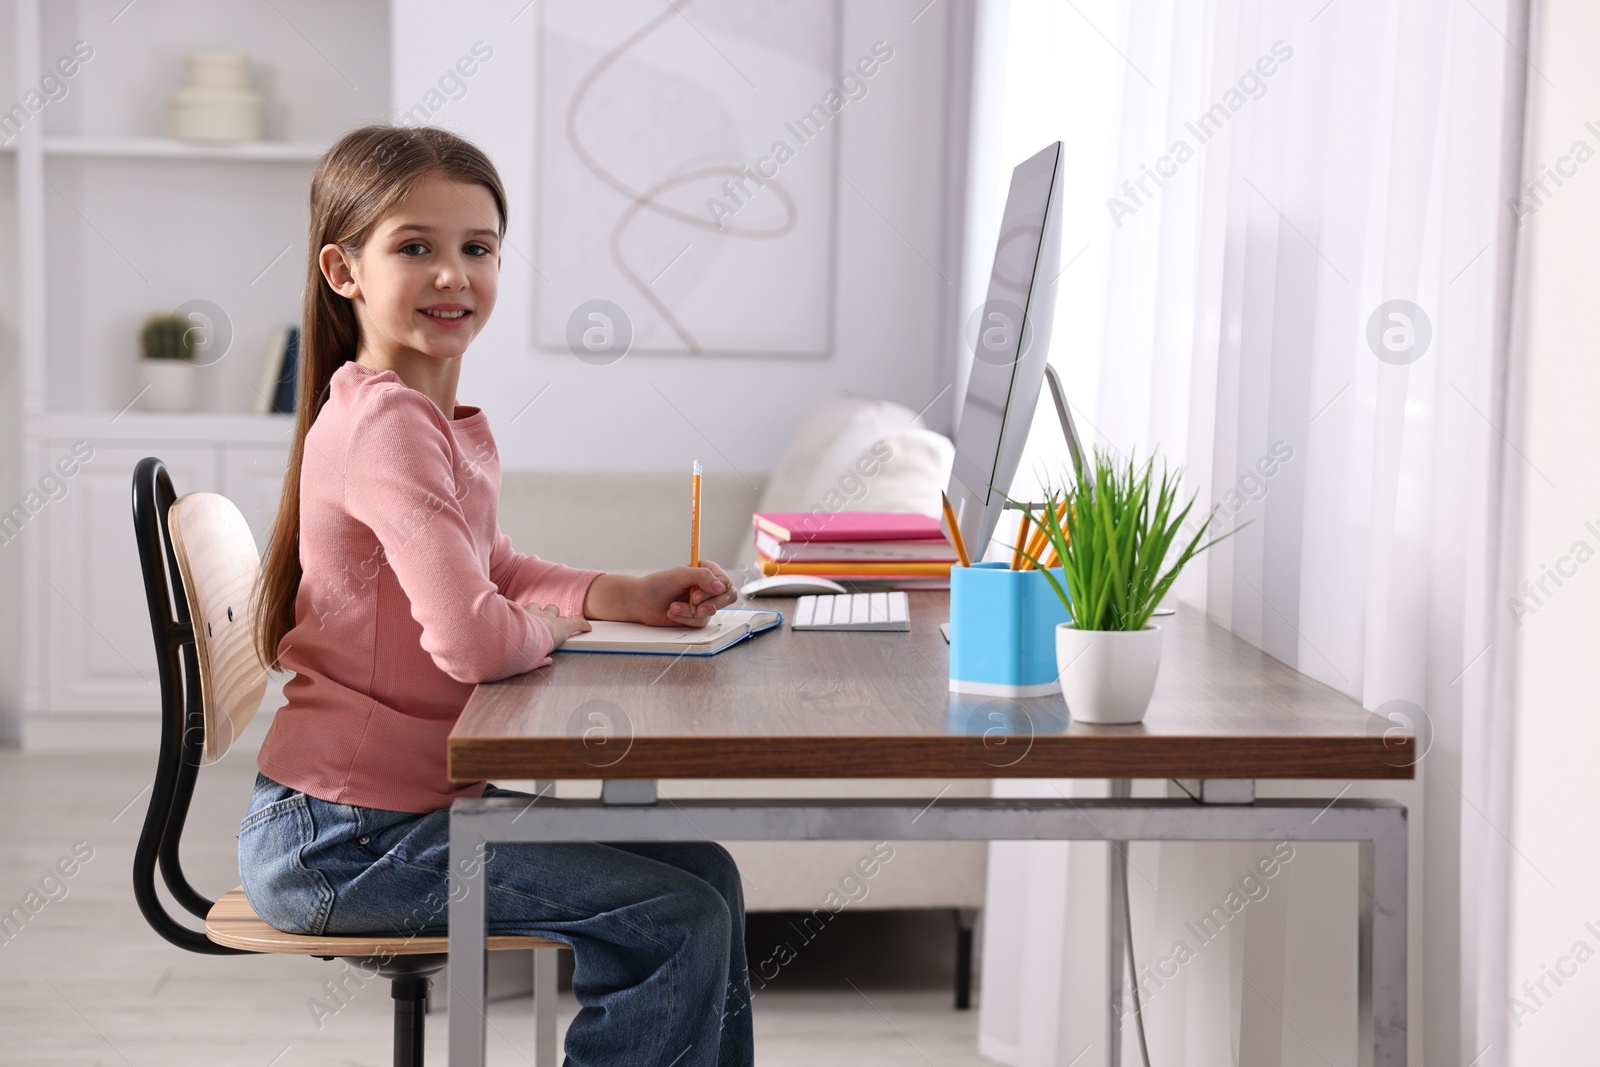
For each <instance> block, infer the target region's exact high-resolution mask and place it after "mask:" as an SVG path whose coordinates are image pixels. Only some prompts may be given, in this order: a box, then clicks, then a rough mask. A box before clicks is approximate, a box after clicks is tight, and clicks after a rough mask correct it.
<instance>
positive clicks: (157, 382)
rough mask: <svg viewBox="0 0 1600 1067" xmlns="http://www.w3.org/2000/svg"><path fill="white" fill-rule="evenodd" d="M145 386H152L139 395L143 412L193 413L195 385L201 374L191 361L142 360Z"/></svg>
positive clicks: (141, 373)
mask: <svg viewBox="0 0 1600 1067" xmlns="http://www.w3.org/2000/svg"><path fill="white" fill-rule="evenodd" d="M139 367H140V376H141V377H142V378H143V382H142V383H141V386H149V388H147V389H145V390H144V392H142V393H140V394H139V408H140V409H141V410H143V411H189V410H191V409H193V407H194V392H195V383H196V381H197V380H198V379H199V377H200V375H199V374H198V373H197V368H196V367H195V365H194V364H193V363H191V362H190V361H189V360H187V359H144V358H142V357H141V358H140V360H139Z"/></svg>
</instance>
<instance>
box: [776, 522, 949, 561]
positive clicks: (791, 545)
mask: <svg viewBox="0 0 1600 1067" xmlns="http://www.w3.org/2000/svg"><path fill="white" fill-rule="evenodd" d="M755 536H756V551H757V552H758V553H759V554H760V555H761V558H762V559H771V560H777V561H779V562H781V563H818V562H823V561H826V560H855V561H858V562H868V561H872V560H885V561H893V560H898V561H902V562H918V563H954V562H955V561H956V559H957V556H956V549H955V546H954V545H952V544H951V543H950V542H949V541H947V540H945V539H943V538H940V539H939V540H938V541H800V542H790V541H780V540H778V539H777V538H776V537H773V536H772V535H771V534H769V533H768V532H767V531H765V530H757V531H756V535H755Z"/></svg>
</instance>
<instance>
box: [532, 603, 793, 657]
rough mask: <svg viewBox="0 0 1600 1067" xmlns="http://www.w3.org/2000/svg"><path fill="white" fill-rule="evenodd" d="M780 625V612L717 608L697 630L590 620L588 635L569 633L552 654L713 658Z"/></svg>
mask: <svg viewBox="0 0 1600 1067" xmlns="http://www.w3.org/2000/svg"><path fill="white" fill-rule="evenodd" d="M782 622H783V613H782V612H779V611H766V610H757V609H754V608H721V609H719V610H718V611H717V612H716V614H714V615H712V616H711V618H710V620H709V621H708V622H707V623H706V624H705V625H704V626H698V627H694V626H649V625H646V624H645V623H642V622H615V621H612V620H608V619H592V620H590V623H589V625H590V627H591V629H590V630H589V632H588V633H583V634H573V635H572V636H571V637H569V638H567V639H566V640H565V641H564V642H562V643H561V645H560V646H558V647H557V648H556V651H557V652H635V653H644V654H647V655H660V656H714V655H716V654H717V653H718V652H721V651H722V650H723V649H725V648H727V647H728V646H729V645H736V644H738V643H739V642H740V641H743V640H744V639H745V638H747V637H752V636H754V635H756V634H758V633H761V632H762V631H763V630H770V629H772V628H773V627H774V626H777V625H779V624H780V623H782Z"/></svg>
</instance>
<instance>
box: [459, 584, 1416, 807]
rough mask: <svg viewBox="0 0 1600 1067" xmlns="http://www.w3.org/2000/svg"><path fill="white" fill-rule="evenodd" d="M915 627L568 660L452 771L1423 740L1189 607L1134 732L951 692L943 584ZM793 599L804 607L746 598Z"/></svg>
mask: <svg viewBox="0 0 1600 1067" xmlns="http://www.w3.org/2000/svg"><path fill="white" fill-rule="evenodd" d="M910 600H911V630H910V632H909V633H828V632H825V631H808V632H803V633H795V632H794V631H792V630H790V629H789V628H788V625H787V623H785V625H784V626H783V627H782V628H781V629H775V630H769V631H768V632H766V633H764V634H758V635H757V636H755V637H753V638H750V639H749V640H748V641H747V642H745V643H743V644H741V645H739V646H736V647H734V648H731V649H728V650H726V651H724V652H722V653H720V654H718V655H716V656H709V657H695V656H682V657H667V656H617V655H604V654H595V653H575V652H574V653H560V652H558V653H556V656H555V662H554V663H553V664H551V665H550V666H549V667H546V668H543V669H542V670H537V671H530V672H528V673H527V674H522V675H518V676H517V677H515V678H508V679H506V680H505V681H502V682H492V683H488V684H485V685H480V686H478V687H477V690H476V691H475V692H474V693H473V695H472V699H471V700H469V701H468V703H467V707H466V710H465V711H464V712H462V715H461V718H460V720H459V722H458V723H457V724H456V727H455V729H454V730H453V731H451V734H450V741H449V767H450V776H451V777H452V778H456V779H474V778H492V777H495V776H499V777H506V778H648V779H660V778H739V777H746V778H938V777H944V778H1019V777H1024V778H1211V779H1214V778H1225V779H1233V778H1328V779H1341V780H1345V781H1348V780H1350V779H1365V778H1411V777H1412V776H1413V773H1414V770H1413V764H1414V763H1415V755H1414V739H1413V738H1412V737H1410V736H1392V735H1391V733H1386V731H1392V727H1393V724H1392V723H1389V722H1387V721H1385V720H1382V719H1379V718H1378V717H1376V716H1374V715H1372V714H1370V713H1369V712H1367V711H1365V710H1363V709H1362V707H1361V705H1359V704H1357V703H1356V702H1355V701H1353V700H1351V699H1350V698H1349V697H1346V696H1344V695H1343V694H1341V693H1338V692H1335V691H1334V690H1332V689H1330V688H1328V687H1327V686H1325V685H1323V684H1322V683H1321V682H1317V681H1314V680H1312V679H1310V678H1308V677H1306V676H1305V675H1303V674H1301V673H1300V672H1298V671H1296V670H1294V669H1292V668H1290V667H1287V666H1285V665H1284V664H1282V663H1280V662H1279V661H1277V660H1275V659H1273V658H1272V657H1271V656H1269V655H1267V654H1266V653H1265V652H1262V651H1260V650H1259V649H1257V648H1255V647H1254V646H1253V645H1251V644H1249V643H1248V642H1246V641H1243V640H1241V639H1240V638H1238V637H1235V636H1234V635H1233V634H1231V633H1229V632H1228V631H1226V630H1224V629H1222V628H1221V627H1219V626H1216V625H1214V624H1212V623H1209V622H1207V621H1206V619H1205V617H1204V616H1203V615H1202V614H1201V613H1200V612H1198V611H1195V610H1193V609H1191V608H1184V609H1182V610H1181V611H1180V612H1179V613H1178V614H1177V615H1176V616H1167V617H1163V618H1160V619H1157V620H1156V621H1157V622H1158V623H1159V624H1160V625H1161V627H1162V630H1163V633H1162V649H1161V673H1160V676H1159V680H1158V681H1157V683H1156V690H1155V697H1154V698H1153V700H1152V701H1151V704H1150V711H1149V713H1148V714H1147V715H1146V716H1145V720H1144V722H1143V723H1141V724H1139V725H1137V726H1094V725H1089V724H1085V723H1081V722H1075V721H1073V720H1072V719H1071V718H1070V717H1069V716H1068V715H1067V708H1066V703H1065V702H1064V701H1063V700H1062V698H1061V695H1060V694H1059V693H1056V694H1054V695H1052V696H1048V697H1034V698H1029V699H1020V700H1019V699H1009V698H988V697H974V696H969V695H964V694H957V693H951V692H949V690H948V679H949V664H950V652H949V646H948V645H946V644H945V641H944V638H943V637H941V636H940V635H939V623H941V622H944V621H945V620H946V619H948V618H949V617H950V613H949V603H950V599H949V594H948V593H933V592H921V593H912V594H911V596H910ZM750 603H751V604H753V605H755V606H772V607H776V608H778V609H780V610H783V611H785V612H786V613H787V612H788V610H789V609H790V608H791V607H792V606H793V603H794V601H793V600H792V599H787V600H770V601H769V600H754V601H751V602H750Z"/></svg>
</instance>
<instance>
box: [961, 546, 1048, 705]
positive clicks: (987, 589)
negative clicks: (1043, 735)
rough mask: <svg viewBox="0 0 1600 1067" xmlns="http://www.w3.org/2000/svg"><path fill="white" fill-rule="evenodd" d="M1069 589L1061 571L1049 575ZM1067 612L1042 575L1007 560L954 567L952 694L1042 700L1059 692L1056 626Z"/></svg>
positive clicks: (1039, 572)
mask: <svg viewBox="0 0 1600 1067" xmlns="http://www.w3.org/2000/svg"><path fill="white" fill-rule="evenodd" d="M1050 573H1051V575H1052V576H1054V577H1055V579H1056V581H1058V582H1061V583H1062V584H1063V585H1064V584H1065V580H1064V578H1063V576H1062V570H1061V568H1059V567H1057V568H1054V569H1052V570H1051V571H1050ZM1066 621H1067V609H1066V606H1065V605H1064V604H1062V603H1061V598H1060V597H1058V596H1056V592H1055V590H1054V589H1052V588H1050V583H1049V582H1048V581H1047V580H1046V579H1045V576H1044V574H1043V572H1041V571H1038V570H1026V571H1014V570H1011V569H1010V567H1009V565H1008V564H1007V563H1006V562H1005V561H1004V560H995V561H993V562H990V563H974V564H973V565H972V566H970V567H959V566H958V567H951V568H950V691H951V692H952V693H977V694H980V695H982V696H997V697H1036V696H1048V695H1050V694H1051V693H1057V692H1060V683H1059V682H1058V681H1057V674H1058V672H1057V670H1056V626H1057V624H1059V623H1063V622H1066Z"/></svg>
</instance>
